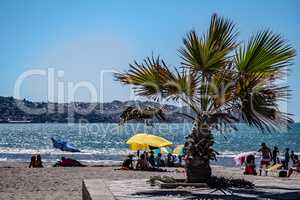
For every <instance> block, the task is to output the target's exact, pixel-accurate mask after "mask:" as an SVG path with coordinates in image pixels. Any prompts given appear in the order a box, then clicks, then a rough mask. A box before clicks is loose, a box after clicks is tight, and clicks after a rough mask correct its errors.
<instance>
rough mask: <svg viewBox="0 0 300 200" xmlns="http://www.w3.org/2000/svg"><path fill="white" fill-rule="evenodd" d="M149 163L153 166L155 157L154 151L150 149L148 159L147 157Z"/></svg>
mask: <svg viewBox="0 0 300 200" xmlns="http://www.w3.org/2000/svg"><path fill="white" fill-rule="evenodd" d="M148 161H149V163H150V165H151V166H152V167H155V166H156V165H155V157H154V152H153V151H150V156H149V159H148Z"/></svg>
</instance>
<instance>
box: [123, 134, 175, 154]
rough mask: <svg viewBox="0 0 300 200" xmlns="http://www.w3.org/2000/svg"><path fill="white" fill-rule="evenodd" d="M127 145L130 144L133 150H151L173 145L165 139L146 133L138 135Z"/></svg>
mask: <svg viewBox="0 0 300 200" xmlns="http://www.w3.org/2000/svg"><path fill="white" fill-rule="evenodd" d="M126 143H127V144H129V146H130V149H131V150H149V149H151V148H155V147H156V148H160V147H167V146H171V145H172V144H173V143H172V142H170V141H169V140H166V139H165V138H162V137H159V136H156V135H151V134H146V133H137V134H136V135H134V136H132V137H131V138H130V139H129V140H128V141H127V142H126Z"/></svg>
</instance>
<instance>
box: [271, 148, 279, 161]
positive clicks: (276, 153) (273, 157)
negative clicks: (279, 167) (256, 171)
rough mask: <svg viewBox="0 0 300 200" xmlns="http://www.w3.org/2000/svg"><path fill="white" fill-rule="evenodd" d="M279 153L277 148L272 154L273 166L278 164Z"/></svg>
mask: <svg viewBox="0 0 300 200" xmlns="http://www.w3.org/2000/svg"><path fill="white" fill-rule="evenodd" d="M278 153H279V150H278V147H276V146H275V147H274V149H273V152H272V161H273V165H276V164H277V160H278Z"/></svg>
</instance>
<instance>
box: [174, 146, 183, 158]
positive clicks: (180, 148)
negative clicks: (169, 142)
mask: <svg viewBox="0 0 300 200" xmlns="http://www.w3.org/2000/svg"><path fill="white" fill-rule="evenodd" d="M183 147H184V145H183V144H180V145H177V146H176V148H175V149H174V151H173V154H174V155H177V156H178V155H182V153H183V152H182V151H183Z"/></svg>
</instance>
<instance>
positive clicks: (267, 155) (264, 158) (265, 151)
mask: <svg viewBox="0 0 300 200" xmlns="http://www.w3.org/2000/svg"><path fill="white" fill-rule="evenodd" d="M258 152H260V153H261V161H260V169H259V175H260V176H261V173H262V169H263V168H265V169H266V168H268V167H269V166H270V164H271V158H272V153H271V150H270V149H269V147H267V145H266V143H262V144H261V148H260V149H259V150H258ZM265 172H266V176H267V175H268V172H267V171H265Z"/></svg>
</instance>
